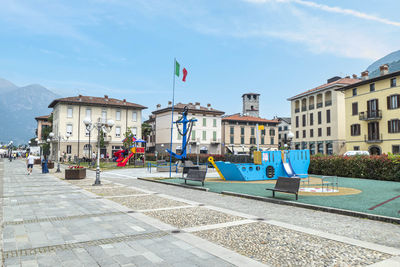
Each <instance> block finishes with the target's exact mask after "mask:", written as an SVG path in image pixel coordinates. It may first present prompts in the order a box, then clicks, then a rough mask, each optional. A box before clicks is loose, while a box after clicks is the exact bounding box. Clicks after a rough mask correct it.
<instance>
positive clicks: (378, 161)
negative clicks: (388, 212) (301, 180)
mask: <svg viewBox="0 0 400 267" xmlns="http://www.w3.org/2000/svg"><path fill="white" fill-rule="evenodd" d="M308 173H309V174H316V175H334V176H340V177H354V178H365V179H374V180H386V181H400V157H398V156H393V155H380V156H351V157H347V156H324V155H316V156H311V162H310V167H309V169H308Z"/></svg>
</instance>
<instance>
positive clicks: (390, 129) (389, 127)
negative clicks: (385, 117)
mask: <svg viewBox="0 0 400 267" xmlns="http://www.w3.org/2000/svg"><path fill="white" fill-rule="evenodd" d="M390 122H391V121H388V132H389V133H391V132H392V127H391V123H390Z"/></svg>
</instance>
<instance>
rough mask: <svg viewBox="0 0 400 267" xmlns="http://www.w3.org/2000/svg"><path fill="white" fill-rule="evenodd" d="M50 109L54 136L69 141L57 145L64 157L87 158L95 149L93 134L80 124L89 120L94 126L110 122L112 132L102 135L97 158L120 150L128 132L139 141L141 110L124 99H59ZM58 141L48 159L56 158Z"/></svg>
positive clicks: (139, 106)
mask: <svg viewBox="0 0 400 267" xmlns="http://www.w3.org/2000/svg"><path fill="white" fill-rule="evenodd" d="M49 108H53V132H54V134H55V136H56V137H57V136H61V137H64V138H65V137H66V136H67V134H68V135H70V137H69V138H68V139H67V140H62V141H61V142H60V154H61V156H62V155H63V154H64V153H65V154H66V156H67V157H69V156H71V158H73V157H74V156H78V157H79V158H82V157H89V156H90V154H89V149H90V151H93V150H95V151H96V149H97V140H98V139H97V135H98V134H97V130H96V129H94V130H92V131H91V132H89V131H87V130H86V127H85V124H84V123H83V121H84V120H85V119H90V120H91V121H92V122H96V121H97V120H98V119H100V120H102V121H104V122H106V121H108V120H114V123H115V125H114V126H113V127H112V130H111V131H110V132H109V133H107V134H105V135H104V147H102V148H101V152H100V153H101V154H102V155H103V156H104V157H105V156H107V154H108V155H109V156H110V157H111V156H112V153H113V152H115V151H117V150H119V149H120V148H121V147H122V140H123V139H124V133H125V132H126V131H127V130H128V129H131V131H132V133H133V134H135V135H136V137H138V138H141V133H142V131H141V124H142V110H143V109H146V107H145V106H142V105H139V104H135V103H131V102H127V101H126V100H125V99H123V100H118V99H114V98H109V97H108V96H107V95H105V96H104V97H92V96H82V95H79V96H74V97H66V98H59V99H55V100H53V102H51V103H50V105H49ZM65 139H66V138H65ZM57 146H58V140H56V138H55V139H54V140H53V142H52V149H51V155H52V157H53V158H55V157H56V156H55V155H56V154H57Z"/></svg>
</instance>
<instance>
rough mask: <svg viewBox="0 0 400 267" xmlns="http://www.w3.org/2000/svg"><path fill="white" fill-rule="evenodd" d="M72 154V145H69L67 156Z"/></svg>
mask: <svg viewBox="0 0 400 267" xmlns="http://www.w3.org/2000/svg"><path fill="white" fill-rule="evenodd" d="M71 152H72V147H71V145H67V154H71Z"/></svg>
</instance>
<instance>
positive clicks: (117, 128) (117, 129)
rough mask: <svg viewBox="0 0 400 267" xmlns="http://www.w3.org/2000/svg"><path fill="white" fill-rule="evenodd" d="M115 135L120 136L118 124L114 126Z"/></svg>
mask: <svg viewBox="0 0 400 267" xmlns="http://www.w3.org/2000/svg"><path fill="white" fill-rule="evenodd" d="M115 136H116V137H121V127H120V126H117V127H115Z"/></svg>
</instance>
